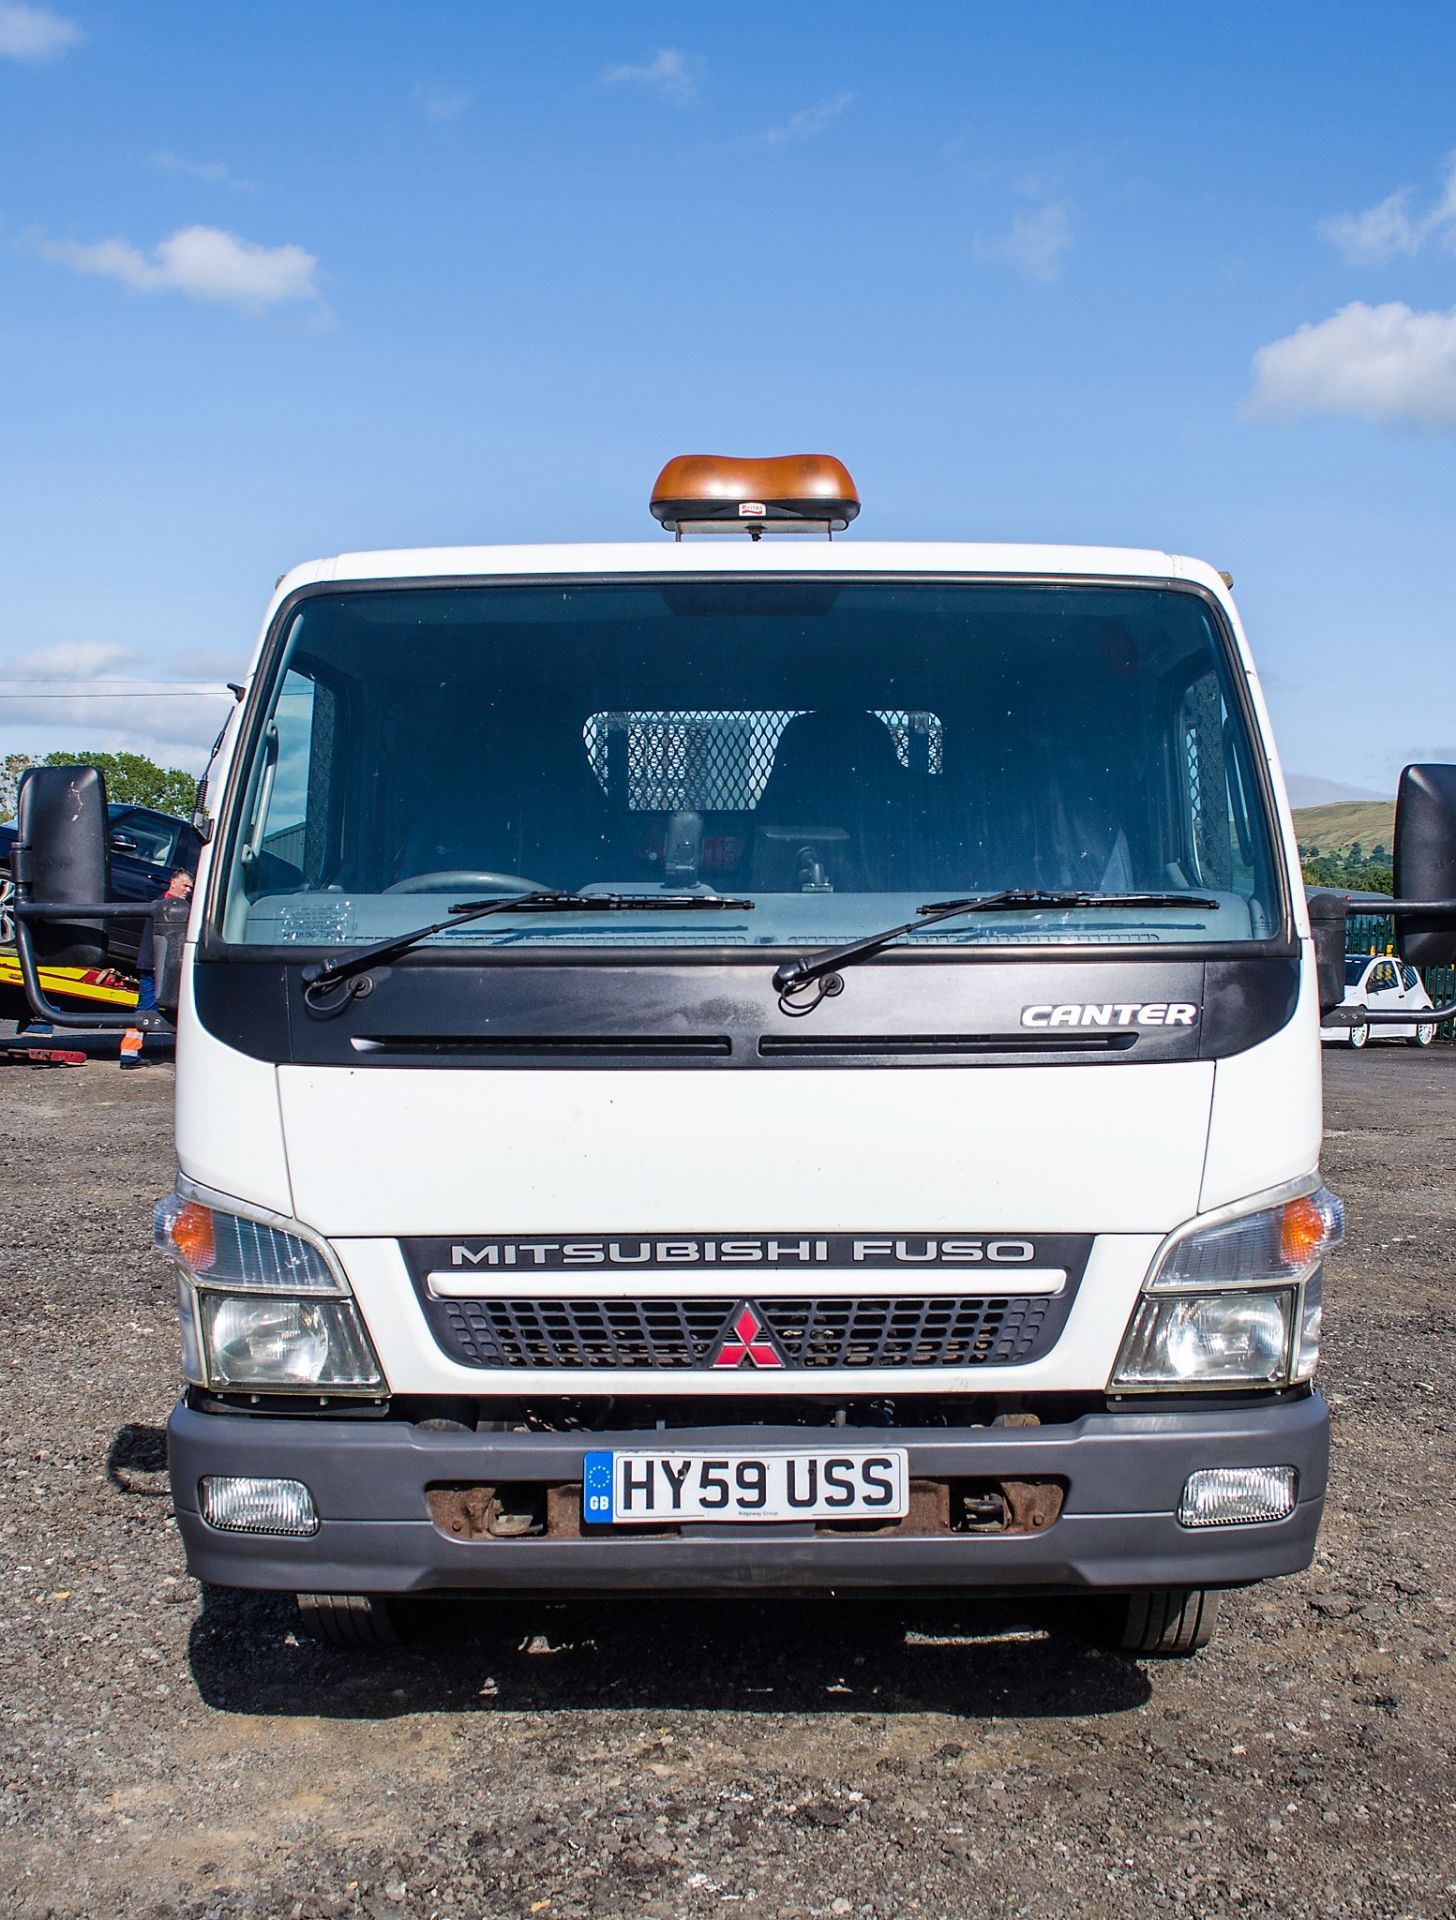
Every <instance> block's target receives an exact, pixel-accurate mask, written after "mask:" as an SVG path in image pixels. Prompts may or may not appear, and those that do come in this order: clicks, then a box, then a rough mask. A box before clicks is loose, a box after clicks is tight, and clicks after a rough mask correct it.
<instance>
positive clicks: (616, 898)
mask: <svg viewBox="0 0 1456 1920" xmlns="http://www.w3.org/2000/svg"><path fill="white" fill-rule="evenodd" d="M753 905H754V903H753V901H752V900H735V899H733V898H731V897H730V896H729V895H727V894H721V893H571V892H567V891H563V890H560V889H556V888H541V889H538V890H537V891H536V892H534V893H512V894H508V895H507V896H506V897H505V898H504V899H496V900H461V901H458V902H457V903H456V904H455V905H454V906H453V907H451V909H450V911H449V913H448V914H447V915H446V916H445V918H444V919H443V920H432V921H431V922H430V924H429V926H427V927H415V928H413V929H412V930H411V931H410V932H409V933H397V934H395V935H393V936H392V938H390V939H388V940H377V941H375V943H374V945H373V946H372V947H360V948H359V950H358V951H357V952H356V953H349V954H345V955H344V956H343V958H342V959H339V960H319V961H315V962H314V963H313V964H312V965H311V966H307V967H305V968H304V970H303V976H302V977H303V985H304V991H305V993H308V994H317V993H319V992H320V991H321V990H322V991H326V990H327V989H328V988H329V987H333V986H337V985H338V984H339V982H340V981H341V980H352V979H353V978H354V977H355V975H357V974H361V973H363V972H365V971H366V970H367V969H368V968H369V967H372V966H374V965H375V964H376V963H377V962H379V961H384V960H395V959H398V957H399V955H400V954H402V953H408V952H409V950H410V948H411V947H417V946H418V945H419V944H420V942H421V941H422V940H428V939H430V938H431V937H432V936H433V935H434V934H437V933H447V932H448V931H449V930H450V928H451V927H463V926H465V925H467V924H468V923H469V922H470V921H472V920H484V919H485V918H486V917H487V916H488V915H490V914H492V913H580V912H582V911H583V910H586V911H590V912H596V913H611V912H616V913H623V912H631V911H633V910H634V909H636V910H637V911H638V912H648V911H652V912H658V913H662V912H676V911H677V909H678V908H680V907H688V908H701V907H729V908H736V909H737V910H738V911H739V912H751V911H752V909H753Z"/></svg>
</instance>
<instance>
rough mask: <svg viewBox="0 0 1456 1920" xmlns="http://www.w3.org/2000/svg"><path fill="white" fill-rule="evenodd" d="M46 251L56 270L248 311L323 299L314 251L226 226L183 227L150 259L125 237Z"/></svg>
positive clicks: (44, 246) (51, 245)
mask: <svg viewBox="0 0 1456 1920" xmlns="http://www.w3.org/2000/svg"><path fill="white" fill-rule="evenodd" d="M40 251H41V253H42V254H43V255H44V256H45V258H46V259H47V260H52V261H54V262H55V263H56V265H57V266H62V267H70V268H71V270H72V271H73V272H75V273H94V274H100V275H101V276H102V277H103V278H106V279H109V280H119V281H121V283H122V284H123V286H128V287H132V288H134V289H135V290H136V291H137V292H138V293H167V292H170V293H185V294H187V295H188V296H189V297H190V298H191V299H194V300H221V301H226V302H228V303H229V304H230V305H232V306H237V307H241V308H243V309H244V311H246V312H250V313H258V312H261V311H262V310H263V308H265V307H270V306H276V305H278V304H280V303H282V302H285V301H297V300H316V299H317V298H318V288H317V287H316V286H315V285H314V278H313V276H314V270H315V268H316V267H317V266H318V261H317V260H316V259H315V257H314V256H313V254H311V253H306V252H305V251H304V249H303V248H302V247H294V246H284V247H261V246H259V245H257V243H256V242H254V241H252V240H242V239H240V238H239V237H238V235H237V234H235V233H224V232H223V231H222V229H221V228H220V227H183V228H181V229H180V230H179V231H178V232H176V233H173V234H169V235H168V237H167V238H166V239H165V240H163V241H161V242H160V243H159V244H158V245H157V246H156V247H154V248H153V250H152V253H151V255H150V257H148V256H147V255H146V254H144V253H142V252H141V251H140V249H139V248H137V247H133V246H131V245H130V244H129V243H128V242H127V241H125V240H100V241H98V242H97V243H96V244H95V245H94V246H79V245H77V244H76V242H74V241H71V240H46V241H42V242H41V243H40Z"/></svg>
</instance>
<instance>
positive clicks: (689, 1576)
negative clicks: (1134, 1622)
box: [167, 1394, 1329, 1593]
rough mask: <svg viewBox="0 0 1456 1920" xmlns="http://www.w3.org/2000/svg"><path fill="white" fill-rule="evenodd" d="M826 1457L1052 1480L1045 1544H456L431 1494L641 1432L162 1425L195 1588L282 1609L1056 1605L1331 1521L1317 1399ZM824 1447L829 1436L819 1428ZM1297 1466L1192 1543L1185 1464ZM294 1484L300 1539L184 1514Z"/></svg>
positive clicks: (773, 1440)
mask: <svg viewBox="0 0 1456 1920" xmlns="http://www.w3.org/2000/svg"><path fill="white" fill-rule="evenodd" d="M833 1432H834V1434H835V1440H834V1442H833V1444H835V1445H838V1446H848V1445H860V1446H866V1447H873V1446H876V1445H885V1444H894V1445H897V1446H904V1447H906V1448H908V1450H909V1455H910V1473H911V1477H912V1478H931V1479H940V1478H943V1479H953V1480H959V1479H980V1478H993V1479H1035V1478H1038V1477H1042V1476H1057V1477H1059V1478H1061V1479H1062V1480H1064V1481H1065V1483H1066V1487H1067V1492H1066V1497H1065V1501H1064V1504H1063V1507H1062V1511H1061V1514H1060V1516H1059V1517H1058V1518H1057V1519H1056V1520H1055V1521H1054V1522H1053V1523H1052V1524H1051V1525H1050V1526H1049V1527H1047V1528H1046V1529H1045V1531H1043V1532H1040V1533H1026V1534H1010V1533H1004V1534H992V1533H940V1534H933V1535H883V1536H875V1535H866V1534H859V1535H849V1534H832V1535H826V1534H822V1533H821V1534H815V1533H814V1532H813V1531H812V1529H810V1528H807V1527H806V1528H799V1527H796V1526H793V1525H790V1526H787V1527H786V1526H783V1525H771V1526H737V1525H734V1526H726V1527H724V1526H711V1525H702V1526H693V1527H685V1528H683V1529H682V1531H681V1533H680V1534H679V1535H676V1536H673V1537H667V1538H663V1537H657V1538H651V1539H647V1538H643V1537H641V1536H640V1535H637V1536H635V1537H634V1531H633V1529H631V1528H623V1529H620V1530H618V1531H617V1532H614V1533H612V1534H610V1535H609V1536H608V1537H605V1538H595V1537H593V1538H579V1539H551V1538H531V1537H526V1538H520V1539H493V1538H491V1539H481V1540H459V1539H454V1538H452V1537H451V1536H450V1535H449V1534H448V1533H445V1532H443V1531H442V1530H441V1529H440V1528H438V1527H437V1526H436V1524H435V1522H434V1520H433V1519H432V1518H431V1515H430V1510H429V1507H428V1505H427V1504H426V1498H425V1490H426V1488H427V1487H431V1486H438V1485H461V1484H482V1483H484V1484H490V1485H498V1484H506V1483H511V1484H517V1485H519V1484H521V1483H538V1484H562V1483H569V1482H572V1481H576V1482H579V1481H580V1480H581V1477H582V1456H583V1454H584V1452H585V1451H586V1450H587V1448H588V1447H592V1448H601V1447H612V1446H614V1445H616V1446H632V1445H636V1446H640V1445H642V1444H643V1442H644V1440H645V1439H646V1437H647V1436H646V1435H644V1434H643V1433H641V1432H625V1433H619V1434H612V1433H593V1434H536V1433H471V1432H426V1431H424V1430H422V1429H420V1428H418V1427H414V1426H410V1425H407V1424H404V1423H400V1422H395V1421H383V1420H381V1421H363V1420H360V1421H347V1420H326V1419H317V1420H289V1419H263V1418H252V1417H249V1416H247V1415H226V1414H212V1413H198V1412H195V1411H193V1410H192V1409H190V1408H188V1407H187V1406H185V1405H179V1406H178V1407H177V1408H176V1409H175V1410H174V1412H173V1414H172V1418H171V1421H170V1422H169V1424H168V1429H167V1436H168V1456H169V1461H170V1467H171V1477H172V1497H173V1501H174V1504H175V1507H176V1512H177V1521H178V1525H179V1527H180V1529H181V1533H182V1538H183V1542H184V1545H185V1547H186V1552H187V1565H188V1569H189V1571H190V1572H191V1573H193V1574H194V1575H195V1576H196V1577H197V1578H198V1579H199V1580H205V1581H208V1582H210V1583H211V1584H213V1585H217V1586H224V1587H248V1588H255V1589H262V1590H265V1591H275V1592H293V1591H303V1592H314V1593H429V1592H450V1591H454V1592H461V1591H466V1592H468V1591H477V1592H504V1591H511V1592H536V1593H593V1592H600V1593H607V1592H614V1591H632V1590H635V1589H640V1588H642V1587H647V1586H651V1587H654V1588H657V1589H659V1590H664V1591H677V1592H682V1593H764V1592H802V1591H824V1590H826V1589H834V1588H838V1589H852V1590H870V1589H876V1588H878V1589H889V1590H895V1591H925V1590H931V1589H940V1590H942V1591H955V1590H960V1591H981V1592H1003V1593H1005V1592H1017V1593H1028V1592H1057V1591H1064V1592H1065V1591H1072V1592H1075V1591H1085V1590H1087V1589H1092V1588H1113V1589H1118V1588H1124V1589H1126V1588H1136V1587H1225V1586H1242V1585H1246V1584H1247V1583H1249V1582H1251V1581H1255V1580H1264V1579H1268V1578H1270V1577H1271V1576H1273V1575H1275V1574H1283V1573H1295V1572H1298V1571H1299V1569H1300V1568H1302V1567H1306V1566H1308V1565H1309V1563H1310V1560H1311V1558H1312V1557H1313V1554H1314V1544H1315V1534H1316V1532H1317V1530H1318V1527H1319V1522H1320V1516H1321V1513H1322V1512H1323V1509H1324V1497H1325V1482H1326V1473H1327V1467H1328V1459H1329V1416H1328V1413H1327V1411H1326V1408H1325V1403H1324V1401H1323V1400H1322V1399H1321V1398H1320V1396H1319V1395H1318V1394H1311V1395H1309V1396H1308V1397H1306V1398H1304V1399H1301V1400H1295V1401H1285V1402H1277V1403H1273V1404H1270V1405H1267V1406H1253V1407H1245V1408H1240V1409H1236V1410H1217V1409H1209V1410H1208V1411H1202V1410H1193V1411H1178V1412H1157V1411H1153V1410H1151V1409H1150V1410H1148V1411H1139V1410H1136V1409H1134V1410H1130V1411H1119V1412H1115V1413H1097V1414H1088V1415H1086V1416H1084V1417H1083V1418H1082V1419H1079V1420H1075V1421H1071V1422H1069V1423H1067V1424H1066V1425H1063V1426H1042V1427H1020V1428H1017V1427H1009V1428H1008V1427H980V1428H970V1429H965V1430H955V1429H949V1430H947V1429H944V1428H895V1429H886V1428H876V1429H865V1430H856V1429H843V1428H839V1429H834V1430H833ZM814 1437H817V1430H811V1429H805V1428H803V1427H789V1428H785V1427H780V1428H772V1427H766V1426H754V1427H743V1428H739V1429H733V1428H727V1427H712V1428H708V1429H699V1430H689V1429H674V1430H673V1431H672V1433H671V1435H670V1436H669V1435H667V1434H664V1435H663V1436H662V1438H663V1440H664V1441H669V1440H670V1443H671V1444H673V1445H679V1446H683V1447H691V1446H699V1445H708V1446H715V1447H726V1446H732V1445H733V1444H735V1443H736V1444H739V1445H742V1446H765V1445H773V1444H779V1445H785V1444H793V1445H803V1444H804V1443H805V1441H806V1440H808V1439H811V1438H814ZM824 1438H825V1439H826V1441H827V1439H828V1434H827V1431H826V1433H825V1435H824ZM1238 1466H1294V1467H1296V1468H1297V1469H1298V1472H1299V1500H1298V1505H1297V1506H1296V1508H1295V1510H1294V1512H1293V1513H1292V1514H1291V1515H1290V1516H1289V1517H1288V1519H1286V1520H1279V1521H1273V1522H1265V1523H1262V1524H1259V1525H1240V1526H1231V1527H1219V1528H1208V1529H1206V1530H1190V1529H1188V1528H1185V1527H1182V1526H1180V1525H1179V1523H1178V1521H1177V1518H1176V1513H1177V1508H1178V1501H1179V1497H1180V1495H1181V1493H1182V1490H1183V1484H1184V1482H1185V1481H1186V1479H1187V1478H1188V1475H1189V1474H1190V1473H1191V1472H1193V1470H1194V1469H1195V1468H1198V1467H1238ZM214 1473H216V1474H260V1475H276V1476H279V1477H283V1478H289V1479H297V1480H302V1481H304V1482H305V1483H306V1484H307V1485H308V1486H309V1488H310V1489H311V1490H312V1492H313V1496H314V1499H315V1501H316V1503H317V1506H318V1511H319V1515H320V1527H319V1531H318V1532H317V1533H316V1534H314V1535H313V1536H312V1537H311V1538H308V1539H280V1538H276V1537H271V1536H263V1535H257V1534H243V1533H226V1532H222V1531H220V1530H219V1529H217V1528H215V1527H213V1526H210V1525H209V1524H208V1523H207V1522H206V1521H205V1520H204V1519H203V1518H202V1516H201V1514H200V1512H199V1511H198V1482H199V1481H200V1480H201V1478H202V1477H203V1475H204V1474H214Z"/></svg>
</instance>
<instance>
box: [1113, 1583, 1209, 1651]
mask: <svg viewBox="0 0 1456 1920" xmlns="http://www.w3.org/2000/svg"><path fill="white" fill-rule="evenodd" d="M1217 1621H1218V1594H1217V1592H1215V1591H1211V1590H1210V1589H1209V1588H1207V1587H1149V1588H1148V1589H1147V1590H1146V1591H1145V1592H1143V1593H1130V1594H1129V1595H1128V1596H1127V1600H1126V1602H1125V1603H1124V1611H1123V1613H1122V1616H1121V1619H1120V1620H1118V1621H1117V1627H1116V1633H1115V1636H1114V1638H1115V1644H1116V1645H1117V1646H1119V1647H1121V1649H1122V1650H1123V1652H1124V1653H1140V1654H1152V1655H1155V1656H1157V1657H1158V1658H1160V1659H1165V1660H1168V1659H1171V1660H1186V1659H1187V1658H1188V1656H1189V1655H1190V1654H1194V1653H1197V1651H1198V1649H1199V1648H1200V1647H1206V1646H1207V1645H1208V1643H1209V1641H1210V1640H1211V1639H1212V1638H1213V1629H1214V1627H1215V1625H1216V1624H1217Z"/></svg>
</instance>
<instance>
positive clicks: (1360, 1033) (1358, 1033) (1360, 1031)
mask: <svg viewBox="0 0 1456 1920" xmlns="http://www.w3.org/2000/svg"><path fill="white" fill-rule="evenodd" d="M1369 1038H1370V1029H1369V1027H1368V1026H1367V1025H1366V1024H1365V1022H1364V1021H1363V1020H1362V1021H1361V1022H1360V1024H1359V1026H1357V1027H1349V1028H1347V1029H1346V1037H1345V1045H1346V1046H1347V1047H1356V1048H1359V1047H1363V1046H1364V1045H1365V1043H1366V1042H1367V1041H1368V1040H1369Z"/></svg>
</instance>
